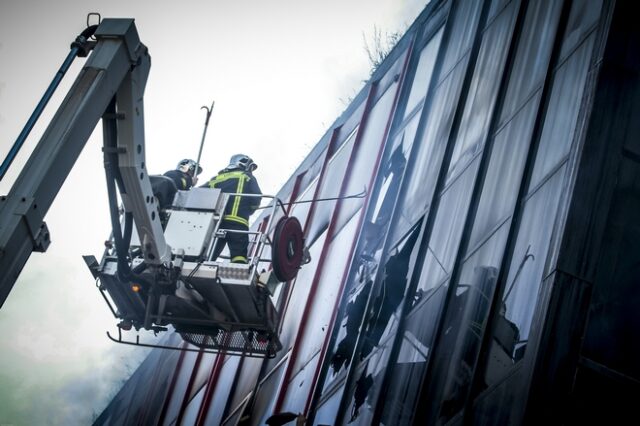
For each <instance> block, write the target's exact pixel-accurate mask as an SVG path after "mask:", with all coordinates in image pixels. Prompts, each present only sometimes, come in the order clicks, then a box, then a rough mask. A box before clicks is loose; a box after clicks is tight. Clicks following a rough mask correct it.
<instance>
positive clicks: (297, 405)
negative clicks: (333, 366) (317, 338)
mask: <svg viewBox="0 0 640 426" xmlns="http://www.w3.org/2000/svg"><path fill="white" fill-rule="evenodd" d="M319 358H320V353H319V352H318V353H316V355H315V356H314V357H313V358H312V359H311V360H309V361H307V362H306V363H305V365H304V366H303V368H302V370H300V371H298V372H297V374H296V375H295V376H294V377H293V378H292V379H291V381H290V382H289V385H288V386H287V394H286V395H285V397H284V401H283V402H282V409H281V410H280V411H281V412H285V411H288V412H290V413H302V412H304V407H305V405H306V404H307V398H308V396H309V393H310V392H311V385H312V384H313V376H314V374H315V372H316V367H317V366H318V359H319Z"/></svg>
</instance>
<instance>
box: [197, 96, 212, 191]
mask: <svg viewBox="0 0 640 426" xmlns="http://www.w3.org/2000/svg"><path fill="white" fill-rule="evenodd" d="M215 103H216V101H211V108H209V107H207V106H202V107H200V109H206V110H207V118H206V119H205V121H204V131H203V132H202V141H201V142H200V150H199V151H198V159H197V160H196V170H195V174H196V178H197V177H198V167H199V166H200V156H201V155H202V147H203V146H204V138H205V137H206V136H207V127H209V118H211V112H212V111H213V105H214V104H215Z"/></svg>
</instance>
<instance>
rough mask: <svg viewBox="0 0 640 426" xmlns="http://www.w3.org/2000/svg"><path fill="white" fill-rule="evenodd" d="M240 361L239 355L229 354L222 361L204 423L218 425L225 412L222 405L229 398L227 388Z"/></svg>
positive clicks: (230, 384)
mask: <svg viewBox="0 0 640 426" xmlns="http://www.w3.org/2000/svg"><path fill="white" fill-rule="evenodd" d="M239 363H240V357H239V356H230V357H227V359H226V360H225V362H224V365H223V366H222V370H221V371H220V375H219V376H218V380H217V382H216V383H215V384H214V386H215V390H214V393H213V396H212V397H211V403H210V404H209V407H208V409H209V410H208V413H207V417H206V419H205V424H206V425H207V426H213V425H219V424H220V422H221V421H222V418H223V417H222V416H223V415H224V414H225V412H224V407H225V406H226V404H227V399H228V398H229V396H230V395H229V389H230V388H231V386H232V384H233V377H234V375H235V373H236V369H237V368H238V364H239Z"/></svg>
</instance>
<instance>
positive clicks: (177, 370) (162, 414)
mask: <svg viewBox="0 0 640 426" xmlns="http://www.w3.org/2000/svg"><path fill="white" fill-rule="evenodd" d="M182 347H183V349H184V348H186V347H187V342H183V343H182ZM186 353H187V352H186V351H181V352H180V356H179V357H178V362H177V363H176V368H175V370H174V372H173V377H172V378H171V383H170V384H169V389H167V395H166V396H165V398H164V403H163V404H162V411H161V412H160V417H159V418H158V424H163V423H164V418H165V416H166V415H167V410H168V409H169V404H171V399H172V397H173V391H174V389H175V387H176V383H177V382H178V376H179V375H180V370H181V369H182V363H183V362H184V357H185V355H186Z"/></svg>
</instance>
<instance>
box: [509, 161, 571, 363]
mask: <svg viewBox="0 0 640 426" xmlns="http://www.w3.org/2000/svg"><path fill="white" fill-rule="evenodd" d="M565 167H566V166H563V167H562V168H561V169H560V170H559V171H557V172H556V173H555V174H554V176H553V177H552V178H551V179H550V180H549V181H547V182H546V183H545V184H544V185H543V186H542V187H541V188H540V189H538V190H537V191H536V192H535V194H533V195H532V196H531V197H530V198H529V199H528V200H527V203H526V205H525V207H524V209H525V211H524V214H523V218H522V223H521V225H520V230H519V233H518V237H517V241H516V247H515V249H514V252H513V260H512V262H511V266H510V267H509V275H508V277H507V281H506V288H505V293H504V295H503V298H502V299H503V302H504V305H505V309H506V313H505V316H506V317H507V318H508V319H509V320H510V321H512V322H514V323H515V324H517V326H518V328H519V330H520V337H521V339H522V344H523V345H524V344H525V343H526V340H527V339H528V338H529V331H530V329H531V320H532V317H533V311H534V309H535V306H536V301H537V299H538V292H539V288H540V285H541V283H542V280H543V279H544V276H545V264H546V259H547V252H548V250H549V244H550V240H551V234H552V231H553V223H554V222H555V219H556V212H557V210H558V204H559V202H560V196H561V194H562V181H563V179H562V178H563V175H564V170H565ZM523 353H524V349H522V354H523ZM522 354H520V356H521V355H522Z"/></svg>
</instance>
